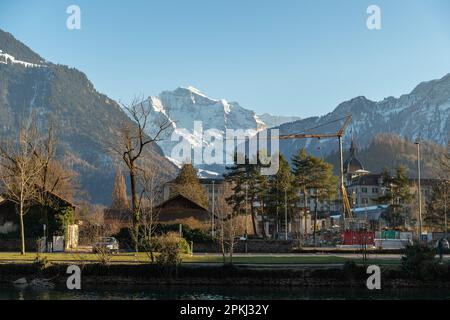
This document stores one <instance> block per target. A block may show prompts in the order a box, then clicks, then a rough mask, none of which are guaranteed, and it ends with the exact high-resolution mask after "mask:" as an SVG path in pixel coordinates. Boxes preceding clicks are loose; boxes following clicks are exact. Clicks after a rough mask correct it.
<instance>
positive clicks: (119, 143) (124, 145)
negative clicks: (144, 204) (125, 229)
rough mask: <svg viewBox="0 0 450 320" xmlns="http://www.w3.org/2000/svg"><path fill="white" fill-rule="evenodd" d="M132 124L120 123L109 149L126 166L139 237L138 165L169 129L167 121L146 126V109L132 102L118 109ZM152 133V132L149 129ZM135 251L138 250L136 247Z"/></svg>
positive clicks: (142, 104) (148, 123)
mask: <svg viewBox="0 0 450 320" xmlns="http://www.w3.org/2000/svg"><path fill="white" fill-rule="evenodd" d="M122 107H123V109H124V110H126V112H127V113H128V115H129V117H130V118H131V119H132V120H133V122H134V123H129V122H127V123H124V124H122V127H121V128H119V130H118V136H117V139H116V143H115V144H114V145H113V146H111V149H112V151H113V152H114V153H116V154H117V155H119V156H120V157H121V159H122V160H123V162H124V163H125V165H126V168H127V170H128V175H129V178H130V187H131V207H132V214H133V217H132V218H133V219H134V228H135V234H138V233H139V223H140V220H141V219H140V206H139V186H138V180H139V177H138V175H139V171H140V167H139V163H140V160H142V158H143V157H144V156H145V151H146V148H147V147H150V145H151V144H152V143H154V142H157V141H159V140H160V137H161V136H162V134H163V133H164V132H165V131H166V130H167V129H168V128H169V127H170V126H171V122H170V121H169V120H167V119H166V120H161V121H160V122H159V123H150V112H151V110H150V108H149V107H148V106H146V104H145V103H144V102H143V101H139V100H137V99H134V101H133V102H132V103H131V105H130V106H127V105H122ZM152 125H155V128H156V130H152V132H154V134H153V135H152V136H149V134H148V132H149V131H150V126H152ZM152 129H154V128H152ZM135 249H136V251H137V249H138V247H137V245H136V248H135Z"/></svg>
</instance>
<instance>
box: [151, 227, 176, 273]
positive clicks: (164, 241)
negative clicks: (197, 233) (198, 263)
mask: <svg viewBox="0 0 450 320" xmlns="http://www.w3.org/2000/svg"><path fill="white" fill-rule="evenodd" d="M158 243H159V255H158V256H157V257H156V263H157V264H158V265H159V267H160V271H161V273H162V274H163V275H164V276H167V277H171V276H173V275H175V276H176V275H177V273H178V267H179V265H180V264H181V261H182V259H181V249H180V243H181V238H180V237H179V236H178V235H177V234H175V233H169V234H167V235H164V236H161V237H160V238H159V239H158Z"/></svg>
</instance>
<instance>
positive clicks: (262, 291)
mask: <svg viewBox="0 0 450 320" xmlns="http://www.w3.org/2000/svg"><path fill="white" fill-rule="evenodd" d="M17 299H21V300H230V299H237V300H345V299H358V300H379V299H382V300H385V299H387V300H402V299H408V300H415V299H430V300H431V299H434V300H437V299H440V300H449V299H450V289H432V288H431V289H397V290H381V291H377V292H373V291H372V292H371V291H369V290H365V289H360V288H358V289H356V288H261V287H239V286H236V287H201V286H194V287H192V286H142V287H139V286H138V287H136V286H133V287H131V286H130V287H127V286H100V287H99V286H96V287H93V286H90V287H84V288H82V290H80V291H69V290H67V289H65V288H56V289H53V290H48V289H46V290H34V289H31V288H27V289H21V290H19V289H16V288H14V287H13V286H12V285H6V286H5V285H2V287H0V300H17Z"/></svg>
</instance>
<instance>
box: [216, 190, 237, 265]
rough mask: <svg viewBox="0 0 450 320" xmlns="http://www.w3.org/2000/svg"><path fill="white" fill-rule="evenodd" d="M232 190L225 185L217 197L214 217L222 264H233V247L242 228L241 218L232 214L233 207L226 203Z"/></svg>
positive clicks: (234, 213) (235, 213)
mask: <svg viewBox="0 0 450 320" xmlns="http://www.w3.org/2000/svg"><path fill="white" fill-rule="evenodd" d="M232 193H233V189H232V187H231V184H230V183H226V184H225V185H224V187H223V192H222V193H221V194H220V195H219V196H218V197H217V200H216V204H215V212H214V216H215V219H216V220H217V239H218V241H219V244H220V248H221V251H222V257H223V263H224V264H225V263H227V259H226V257H227V255H228V263H230V264H232V263H233V253H234V247H235V245H236V236H237V235H238V233H239V231H243V230H240V229H242V228H243V223H242V219H240V218H241V217H240V216H239V215H238V213H237V212H234V209H233V206H232V205H230V204H229V203H228V202H227V200H226V199H227V198H229V197H230V196H231V194H232Z"/></svg>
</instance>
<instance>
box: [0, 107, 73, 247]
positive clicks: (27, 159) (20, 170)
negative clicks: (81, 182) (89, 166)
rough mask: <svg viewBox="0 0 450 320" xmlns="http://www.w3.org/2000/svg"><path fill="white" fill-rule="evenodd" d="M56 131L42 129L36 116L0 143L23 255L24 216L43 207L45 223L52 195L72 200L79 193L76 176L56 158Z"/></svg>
mask: <svg viewBox="0 0 450 320" xmlns="http://www.w3.org/2000/svg"><path fill="white" fill-rule="evenodd" d="M56 136H57V135H56V130H55V128H54V126H53V125H49V126H48V129H47V130H39V128H38V122H37V120H36V117H35V115H32V116H31V117H30V118H29V119H27V120H26V121H25V122H24V123H23V124H22V125H21V128H20V129H19V133H18V136H17V137H15V138H11V139H5V140H3V141H2V143H0V179H1V180H0V182H1V184H0V189H1V195H2V197H4V198H5V199H6V200H9V201H11V202H12V203H13V204H14V205H15V208H16V211H17V214H18V217H19V224H20V239H21V254H25V251H26V248H25V232H26V231H25V223H24V217H25V215H26V214H27V213H28V211H29V210H30V208H31V207H32V206H35V205H38V206H39V207H40V208H41V212H40V214H41V219H40V220H41V221H42V222H44V223H45V222H47V225H48V216H49V214H50V210H54V209H55V208H54V203H52V201H53V200H52V199H53V197H52V195H53V194H57V195H59V196H60V197H62V198H65V199H68V200H71V199H72V198H73V196H74V193H75V178H76V174H75V172H74V171H72V170H71V169H70V168H69V167H68V166H67V165H66V164H65V162H64V161H60V160H58V159H57V157H56V147H57V140H56Z"/></svg>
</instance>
